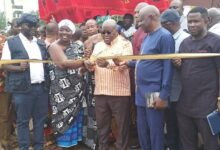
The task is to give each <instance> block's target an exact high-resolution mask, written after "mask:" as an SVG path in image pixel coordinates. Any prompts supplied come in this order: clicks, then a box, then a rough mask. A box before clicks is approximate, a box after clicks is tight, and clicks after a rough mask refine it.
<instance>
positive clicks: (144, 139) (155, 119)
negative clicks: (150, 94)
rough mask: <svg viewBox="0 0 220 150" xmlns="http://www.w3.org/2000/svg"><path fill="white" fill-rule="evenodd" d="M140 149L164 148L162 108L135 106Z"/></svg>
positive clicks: (159, 149) (161, 149)
mask: <svg viewBox="0 0 220 150" xmlns="http://www.w3.org/2000/svg"><path fill="white" fill-rule="evenodd" d="M137 129H138V137H139V142H140V145H141V150H164V110H155V109H151V108H146V107H142V106H137Z"/></svg>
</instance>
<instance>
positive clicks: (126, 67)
mask: <svg viewBox="0 0 220 150" xmlns="http://www.w3.org/2000/svg"><path fill="white" fill-rule="evenodd" d="M126 69H128V66H127V65H120V66H118V71H121V72H122V71H124V70H126Z"/></svg>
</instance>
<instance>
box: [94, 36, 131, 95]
mask: <svg viewBox="0 0 220 150" xmlns="http://www.w3.org/2000/svg"><path fill="white" fill-rule="evenodd" d="M132 54H133V50H132V45H131V43H130V41H128V40H126V39H125V38H123V37H122V36H118V37H116V39H115V40H114V41H112V43H111V45H107V44H106V43H104V41H102V42H99V43H97V44H96V45H95V48H94V51H93V54H92V56H95V57H97V56H119V55H132ZM112 63H113V62H112ZM130 94H131V91H130V77H129V70H128V69H125V70H123V71H118V70H117V69H114V70H113V69H107V68H101V67H98V66H96V67H95V92H94V95H108V96H130Z"/></svg>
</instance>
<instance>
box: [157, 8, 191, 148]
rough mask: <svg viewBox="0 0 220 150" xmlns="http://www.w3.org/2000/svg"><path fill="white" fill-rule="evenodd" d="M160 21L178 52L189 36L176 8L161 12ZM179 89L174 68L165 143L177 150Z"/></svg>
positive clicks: (178, 77)
mask: <svg viewBox="0 0 220 150" xmlns="http://www.w3.org/2000/svg"><path fill="white" fill-rule="evenodd" d="M160 21H161V24H162V26H163V27H164V28H166V29H167V30H168V31H170V32H171V33H172V35H173V38H174V40H175V53H179V47H180V44H181V43H182V41H183V40H184V39H185V38H187V37H188V36H189V34H188V33H186V32H185V31H183V29H182V28H181V25H180V15H179V14H178V12H177V11H176V10H171V9H168V10H166V11H164V12H163V13H162V14H161V18H160ZM181 90H182V86H181V81H180V75H179V72H178V70H177V69H175V68H174V72H173V80H172V85H171V95H170V107H169V108H168V109H167V110H166V114H165V116H166V124H167V142H168V143H167V145H168V147H169V149H170V150H178V149H179V148H180V145H179V139H178V126H177V119H176V118H177V117H176V111H175V109H176V103H177V101H178V99H179V96H180V93H181Z"/></svg>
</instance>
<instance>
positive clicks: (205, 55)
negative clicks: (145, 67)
mask: <svg viewBox="0 0 220 150" xmlns="http://www.w3.org/2000/svg"><path fill="white" fill-rule="evenodd" d="M212 57H220V54H219V53H179V54H154V55H151V54H150V55H126V56H100V57H91V58H90V60H91V61H95V60H96V59H98V58H102V59H118V60H121V61H129V60H153V59H195V58H212ZM22 62H28V63H52V61H51V60H34V59H13V60H0V65H8V64H18V63H22Z"/></svg>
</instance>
